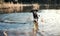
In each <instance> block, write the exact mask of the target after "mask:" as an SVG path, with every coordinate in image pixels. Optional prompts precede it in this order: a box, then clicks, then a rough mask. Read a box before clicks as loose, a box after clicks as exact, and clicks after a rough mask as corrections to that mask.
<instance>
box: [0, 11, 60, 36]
mask: <svg viewBox="0 0 60 36" xmlns="http://www.w3.org/2000/svg"><path fill="white" fill-rule="evenodd" d="M37 14H38V16H39V19H38V25H39V31H38V33H37V36H42V35H43V36H60V28H59V27H60V13H56V10H40V11H38V13H37ZM32 15H33V14H32V13H11V14H0V21H1V22H0V30H3V31H6V30H8V36H33V34H32V32H33V24H34V23H33V20H34V19H33V16H32ZM15 32H18V33H19V34H17V33H15ZM20 32H22V33H20ZM23 32H26V35H25V33H23ZM12 33H13V34H12ZM41 34H42V35H41Z"/></svg>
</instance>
